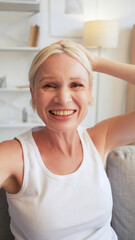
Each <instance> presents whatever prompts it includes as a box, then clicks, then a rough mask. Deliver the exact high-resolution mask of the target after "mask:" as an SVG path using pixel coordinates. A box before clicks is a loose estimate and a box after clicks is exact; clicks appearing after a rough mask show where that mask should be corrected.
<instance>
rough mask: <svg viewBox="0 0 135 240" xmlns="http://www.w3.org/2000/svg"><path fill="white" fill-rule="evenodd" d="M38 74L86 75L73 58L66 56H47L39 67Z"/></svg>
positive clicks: (80, 65) (81, 66)
mask: <svg viewBox="0 0 135 240" xmlns="http://www.w3.org/2000/svg"><path fill="white" fill-rule="evenodd" d="M37 72H38V74H44V73H48V74H57V73H58V72H61V73H62V72H64V73H66V74H67V73H72V74H73V73H77V72H78V74H85V75H88V72H87V70H86V69H85V67H84V66H83V65H82V64H81V63H80V62H79V61H78V60H77V59H76V58H74V57H72V56H70V55H68V54H66V53H60V54H53V55H51V56H49V57H48V58H47V59H46V60H45V61H44V62H43V63H42V64H41V66H40V67H39V69H38V71H37Z"/></svg>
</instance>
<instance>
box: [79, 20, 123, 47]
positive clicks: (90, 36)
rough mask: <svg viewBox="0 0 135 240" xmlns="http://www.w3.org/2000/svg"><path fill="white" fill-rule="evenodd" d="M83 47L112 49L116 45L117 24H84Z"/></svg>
mask: <svg viewBox="0 0 135 240" xmlns="http://www.w3.org/2000/svg"><path fill="white" fill-rule="evenodd" d="M83 39H84V45H85V46H86V47H87V48H92V47H102V48H114V47H117V43H118V23H117V22H116V21H111V20H96V21H88V22H85V23H84V34H83Z"/></svg>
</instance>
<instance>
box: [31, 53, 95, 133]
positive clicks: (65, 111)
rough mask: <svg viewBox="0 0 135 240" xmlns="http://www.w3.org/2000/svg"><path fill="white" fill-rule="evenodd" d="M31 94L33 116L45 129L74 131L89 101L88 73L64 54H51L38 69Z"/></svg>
mask: <svg viewBox="0 0 135 240" xmlns="http://www.w3.org/2000/svg"><path fill="white" fill-rule="evenodd" d="M31 93H32V102H33V104H34V105H35V108H36V110H37V113H38V115H39V117H40V118H41V119H42V121H43V122H44V123H45V124H46V126H47V127H48V128H49V129H51V130H54V131H62V132H63V131H64V132H65V131H68V130H72V129H76V128H77V127H78V125H79V124H80V123H81V122H82V121H83V119H84V118H85V116H86V114H87V111H88V105H89V102H90V101H91V90H90V84H89V74H88V72H87V70H86V69H85V68H84V67H83V66H82V64H81V63H79V62H78V61H77V60H76V59H75V58H73V57H71V56H69V55H67V54H65V53H62V54H56V55H52V56H50V57H49V58H48V59H47V60H46V61H45V62H43V63H42V65H41V66H40V67H39V69H38V71H37V73H36V76H35V84H34V88H33V89H31Z"/></svg>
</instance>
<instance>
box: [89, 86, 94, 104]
mask: <svg viewBox="0 0 135 240" xmlns="http://www.w3.org/2000/svg"><path fill="white" fill-rule="evenodd" d="M92 104H93V96H92V87H90V89H89V105H92Z"/></svg>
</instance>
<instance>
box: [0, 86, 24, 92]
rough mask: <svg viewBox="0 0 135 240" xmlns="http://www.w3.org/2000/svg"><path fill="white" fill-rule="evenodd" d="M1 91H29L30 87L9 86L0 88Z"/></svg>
mask: <svg viewBox="0 0 135 240" xmlns="http://www.w3.org/2000/svg"><path fill="white" fill-rule="evenodd" d="M0 92H29V88H20V87H7V88H0Z"/></svg>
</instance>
